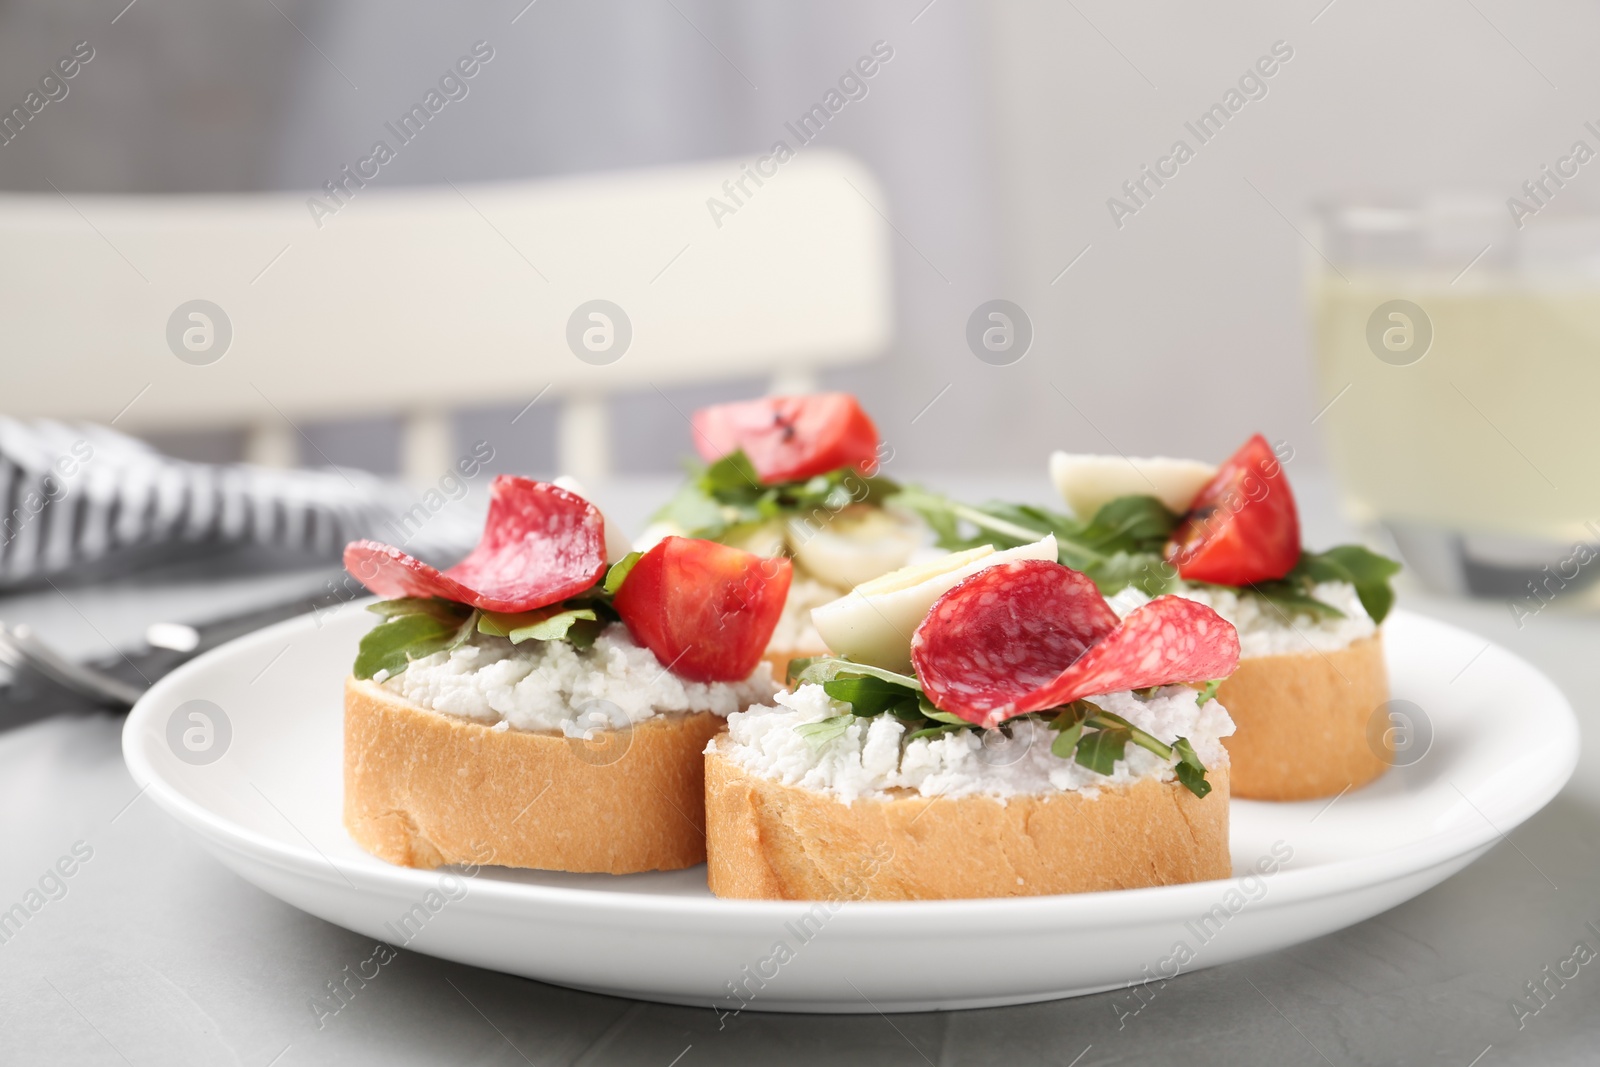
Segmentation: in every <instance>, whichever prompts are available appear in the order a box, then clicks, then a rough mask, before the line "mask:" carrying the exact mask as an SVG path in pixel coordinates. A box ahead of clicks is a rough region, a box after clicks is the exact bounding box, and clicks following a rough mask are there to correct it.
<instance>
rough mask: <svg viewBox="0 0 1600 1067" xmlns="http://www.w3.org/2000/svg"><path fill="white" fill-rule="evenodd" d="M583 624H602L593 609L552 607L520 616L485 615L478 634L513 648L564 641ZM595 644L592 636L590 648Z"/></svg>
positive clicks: (481, 620)
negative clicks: (502, 640)
mask: <svg viewBox="0 0 1600 1067" xmlns="http://www.w3.org/2000/svg"><path fill="white" fill-rule="evenodd" d="M580 620H582V621H587V622H598V621H599V620H598V619H597V618H596V616H595V611H594V609H593V608H570V607H567V606H565V605H564V604H552V605H551V606H550V607H547V608H537V609H535V610H533V611H523V612H518V613H517V614H515V615H504V614H501V613H500V612H494V611H486V612H484V613H483V614H482V616H481V617H480V618H479V619H478V630H479V631H480V632H481V633H486V634H489V635H491V636H493V637H509V638H510V639H511V643H512V644H513V645H520V644H522V642H524V641H560V640H564V639H566V638H567V637H568V636H569V634H570V632H571V630H572V628H573V626H574V625H575V624H576V623H578V622H579V621H580ZM575 643H576V642H575ZM593 643H594V638H593V636H590V637H589V644H593ZM582 647H587V646H582Z"/></svg>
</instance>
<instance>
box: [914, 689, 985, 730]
mask: <svg viewBox="0 0 1600 1067" xmlns="http://www.w3.org/2000/svg"><path fill="white" fill-rule="evenodd" d="M917 710H918V711H920V712H922V717H923V718H924V719H932V720H933V721H934V722H942V723H946V724H948V725H950V726H957V727H961V726H972V727H976V726H977V723H973V722H968V721H967V720H966V719H963V718H962V717H961V716H959V715H952V714H950V713H949V712H948V711H940V710H939V709H938V708H936V707H934V706H933V701H931V700H929V699H928V695H927V694H926V693H918V694H917Z"/></svg>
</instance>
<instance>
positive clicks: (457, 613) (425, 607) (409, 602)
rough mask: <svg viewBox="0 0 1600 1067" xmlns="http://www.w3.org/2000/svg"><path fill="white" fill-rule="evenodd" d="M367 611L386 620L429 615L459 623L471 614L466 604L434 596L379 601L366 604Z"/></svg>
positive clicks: (404, 597)
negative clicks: (401, 616) (402, 616)
mask: <svg viewBox="0 0 1600 1067" xmlns="http://www.w3.org/2000/svg"><path fill="white" fill-rule="evenodd" d="M367 610H368V611H370V612H372V613H373V614H374V615H382V616H383V617H384V618H386V619H392V618H394V617H395V616H396V615H430V616H432V617H433V618H436V619H439V620H440V621H448V620H450V619H455V620H457V621H459V620H461V619H464V618H466V617H467V616H468V615H469V614H471V613H472V608H471V606H469V605H467V604H457V603H456V602H455V601H453V600H445V599H443V598H441V597H436V596H430V597H420V596H402V597H395V598H394V599H393V600H380V601H378V602H377V603H375V604H368V605H367Z"/></svg>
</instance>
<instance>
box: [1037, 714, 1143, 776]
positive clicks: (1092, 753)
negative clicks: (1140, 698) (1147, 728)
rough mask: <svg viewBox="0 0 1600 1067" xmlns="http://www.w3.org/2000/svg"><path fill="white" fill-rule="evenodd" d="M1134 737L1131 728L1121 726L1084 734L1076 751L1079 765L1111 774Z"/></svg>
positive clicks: (1097, 771)
mask: <svg viewBox="0 0 1600 1067" xmlns="http://www.w3.org/2000/svg"><path fill="white" fill-rule="evenodd" d="M1132 737H1133V733H1132V731H1131V730H1127V729H1124V728H1122V727H1120V726H1113V727H1110V728H1109V729H1101V730H1096V731H1095V732H1094V733H1091V734H1084V735H1083V736H1082V737H1081V738H1079V740H1078V748H1077V753H1076V759H1077V761H1078V765H1079V766H1082V767H1087V768H1089V769H1090V770H1091V771H1094V772H1095V773H1096V774H1105V775H1109V774H1111V773H1112V772H1113V771H1115V770H1116V769H1117V768H1116V763H1117V760H1119V759H1122V757H1123V753H1124V751H1125V750H1126V748H1127V745H1128V742H1129V741H1130V740H1131V739H1132ZM1054 748H1055V746H1054V745H1052V746H1051V749H1052V750H1054Z"/></svg>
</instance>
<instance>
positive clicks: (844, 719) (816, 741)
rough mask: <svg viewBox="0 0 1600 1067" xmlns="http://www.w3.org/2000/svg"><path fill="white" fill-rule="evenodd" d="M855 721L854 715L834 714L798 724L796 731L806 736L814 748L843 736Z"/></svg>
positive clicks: (808, 742) (807, 741)
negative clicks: (817, 720) (816, 720)
mask: <svg viewBox="0 0 1600 1067" xmlns="http://www.w3.org/2000/svg"><path fill="white" fill-rule="evenodd" d="M854 721H855V716H854V715H833V716H830V717H828V718H826V719H823V720H821V721H820V722H808V723H805V724H804V725H801V726H796V727H795V728H794V732H795V733H797V734H799V735H800V736H801V737H803V738H805V739H806V743H807V744H809V745H811V747H812V748H821V747H822V746H823V745H826V744H827V743H828V742H830V741H833V740H835V739H837V738H840V737H843V736H844V734H845V731H846V730H849V729H850V724H851V723H852V722H854Z"/></svg>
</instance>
